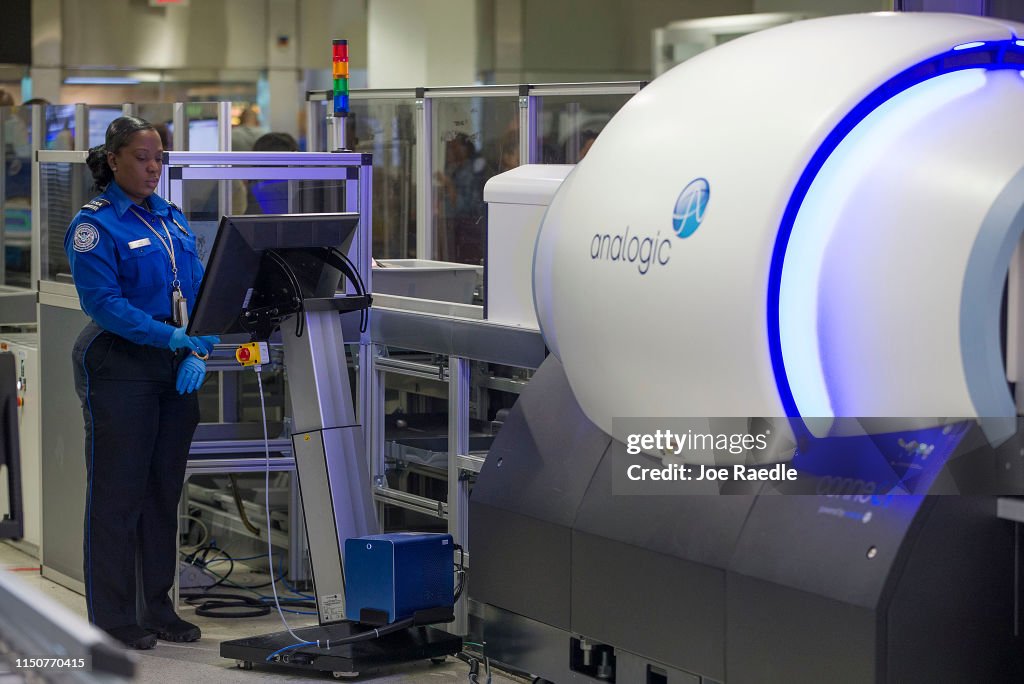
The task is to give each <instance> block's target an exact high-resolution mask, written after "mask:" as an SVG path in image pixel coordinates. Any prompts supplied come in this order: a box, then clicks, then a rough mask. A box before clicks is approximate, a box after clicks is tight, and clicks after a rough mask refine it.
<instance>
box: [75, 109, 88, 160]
mask: <svg viewBox="0 0 1024 684" xmlns="http://www.w3.org/2000/svg"><path fill="white" fill-rule="evenodd" d="M75 149H76V150H87V149H89V105H86V104H82V103H81V102H79V103H78V104H76V105H75Z"/></svg>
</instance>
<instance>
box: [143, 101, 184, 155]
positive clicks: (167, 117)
mask: <svg viewBox="0 0 1024 684" xmlns="http://www.w3.org/2000/svg"><path fill="white" fill-rule="evenodd" d="M135 115H136V116H138V117H139V118H140V119H145V120H146V121H148V122H149V123H151V124H153V126H154V127H156V131H157V133H159V134H160V140H161V141H162V142H163V144H164V150H173V149H175V147H174V136H173V135H172V131H173V130H174V105H173V104H171V103H169V102H142V103H140V104H137V105H135Z"/></svg>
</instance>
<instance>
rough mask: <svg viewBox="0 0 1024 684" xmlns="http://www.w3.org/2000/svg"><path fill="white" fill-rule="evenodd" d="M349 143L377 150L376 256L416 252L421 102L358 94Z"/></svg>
mask: <svg viewBox="0 0 1024 684" xmlns="http://www.w3.org/2000/svg"><path fill="white" fill-rule="evenodd" d="M350 110H351V111H350V114H349V117H348V119H349V124H348V131H347V137H348V140H347V143H348V146H349V148H350V149H352V150H354V151H356V152H369V153H372V154H373V256H374V257H375V258H377V259H406V258H414V257H415V256H416V120H415V115H416V103H415V100H414V99H410V100H400V99H393V98H387V99H384V98H381V99H372V98H371V99H365V100H364V99H358V100H352V102H351V107H350Z"/></svg>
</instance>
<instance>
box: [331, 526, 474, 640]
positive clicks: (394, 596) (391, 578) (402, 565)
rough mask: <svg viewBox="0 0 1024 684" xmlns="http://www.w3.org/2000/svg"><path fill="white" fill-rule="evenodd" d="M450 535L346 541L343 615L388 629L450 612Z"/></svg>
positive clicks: (378, 536) (414, 534) (416, 534)
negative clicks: (425, 614)
mask: <svg viewBox="0 0 1024 684" xmlns="http://www.w3.org/2000/svg"><path fill="white" fill-rule="evenodd" d="M454 565H455V556H454V544H453V543H452V537H451V535H450V534H423V533H420V532H398V533H392V534H375V535H370V536H366V537H357V538H354V539H346V540H345V615H346V617H347V618H348V619H349V620H356V621H359V622H366V623H369V624H378V625H380V624H390V623H392V622H397V621H399V620H404V619H405V618H409V617H412V616H413V613H415V612H416V611H425V610H429V609H437V608H445V607H449V608H450V607H451V605H452V604H453V603H454V600H453V599H454V587H455V570H454Z"/></svg>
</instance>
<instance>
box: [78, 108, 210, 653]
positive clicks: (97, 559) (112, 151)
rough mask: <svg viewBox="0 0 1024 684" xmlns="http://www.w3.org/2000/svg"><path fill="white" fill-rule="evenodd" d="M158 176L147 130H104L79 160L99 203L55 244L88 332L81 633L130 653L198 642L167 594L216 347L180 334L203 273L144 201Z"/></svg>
mask: <svg viewBox="0 0 1024 684" xmlns="http://www.w3.org/2000/svg"><path fill="white" fill-rule="evenodd" d="M162 162H163V145H162V144H161V142H160V136H159V135H158V134H157V131H156V130H154V128H153V126H152V125H150V124H149V123H147V122H146V121H143V120H142V119H138V118H135V117H131V116H123V117H120V118H118V119H115V120H114V121H113V122H112V123H111V124H110V126H109V127H108V128H107V135H106V143H105V144H104V145H101V146H99V147H96V148H93V149H91V150H89V157H88V165H89V168H90V170H91V171H92V175H93V179H94V180H95V182H96V187H97V189H98V190H100V191H101V194H100V195H99V196H98V197H96V198H94V199H93V200H92V201H91V202H89V203H88V204H86V205H85V206H84V207H82V210H81V211H79V212H78V214H77V215H76V216H75V218H74V219H73V220H72V221H71V225H70V226H69V227H68V231H67V234H66V235H65V237H64V250H65V251H66V252H67V255H68V259H69V260H70V262H71V273H72V275H74V279H75V287H76V288H77V290H78V297H79V300H80V301H81V304H82V311H84V312H85V313H86V314H87V315H88V316H89V317H90V318H91V319H92V320H91V321H90V322H89V324H88V325H87V326H86V327H85V329H84V330H83V331H82V334H81V335H79V337H78V341H77V342H76V344H75V348H74V352H73V361H74V368H75V386H76V388H77V391H78V396H79V397H80V398H81V400H82V410H83V413H84V415H85V437H86V439H85V457H86V467H87V474H88V485H87V486H88V490H87V492H86V510H85V540H84V541H85V547H84V550H85V590H86V605H87V607H88V611H89V620H90V622H93V623H94V624H96V625H97V626H98V627H100V628H101V629H103V630H105V631H107V632H108V633H110V634H111V635H112V636H113V637H114V638H116V639H118V640H119V641H121V642H122V643H124V644H125V645H126V646H128V647H130V648H140V649H145V648H152V647H153V646H154V645H155V643H156V639H157V638H158V637H159V638H161V639H165V640H169V641H195V640H197V639H199V637H200V631H199V628H198V627H196V626H195V625H193V624H190V623H188V622H185V621H184V620H182V619H180V618H179V617H178V616H177V615H176V614H175V612H174V606H173V605H172V602H171V600H170V597H169V596H168V591H169V590H170V589H171V586H172V584H173V582H174V576H175V573H176V572H177V569H178V562H177V558H176V554H177V539H176V535H177V527H178V525H177V515H178V499H179V497H180V496H181V489H182V485H183V482H184V476H185V462H186V459H187V456H188V450H189V445H190V444H191V441H192V434H193V433H194V431H195V428H196V425H197V424H198V422H199V404H198V400H197V397H196V390H198V389H199V386H200V385H201V384H202V382H203V378H204V377H205V374H206V363H205V359H206V357H207V356H208V355H209V353H210V351H211V350H212V348H213V345H214V344H216V343H217V342H218V341H219V340H218V339H217V338H216V337H190V336H188V335H186V334H185V326H186V324H187V316H188V313H189V312H190V311H191V307H192V304H193V302H194V301H195V298H196V295H197V294H198V292H199V283H200V280H201V279H202V277H203V267H202V263H201V262H200V260H199V256H198V254H197V253H196V238H195V235H194V234H193V233H192V232H191V231H190V230H189V227H188V222H187V221H186V220H185V216H184V215H183V214H182V213H181V211H179V210H178V208H177V207H176V206H174V205H173V204H171V203H169V202H167V201H166V200H164V199H162V198H161V197H159V196H158V195H156V194H154V191H155V190H156V187H157V182H158V181H159V179H160V173H161V171H162ZM136 599H138V603H136ZM137 606H138V607H137Z"/></svg>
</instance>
